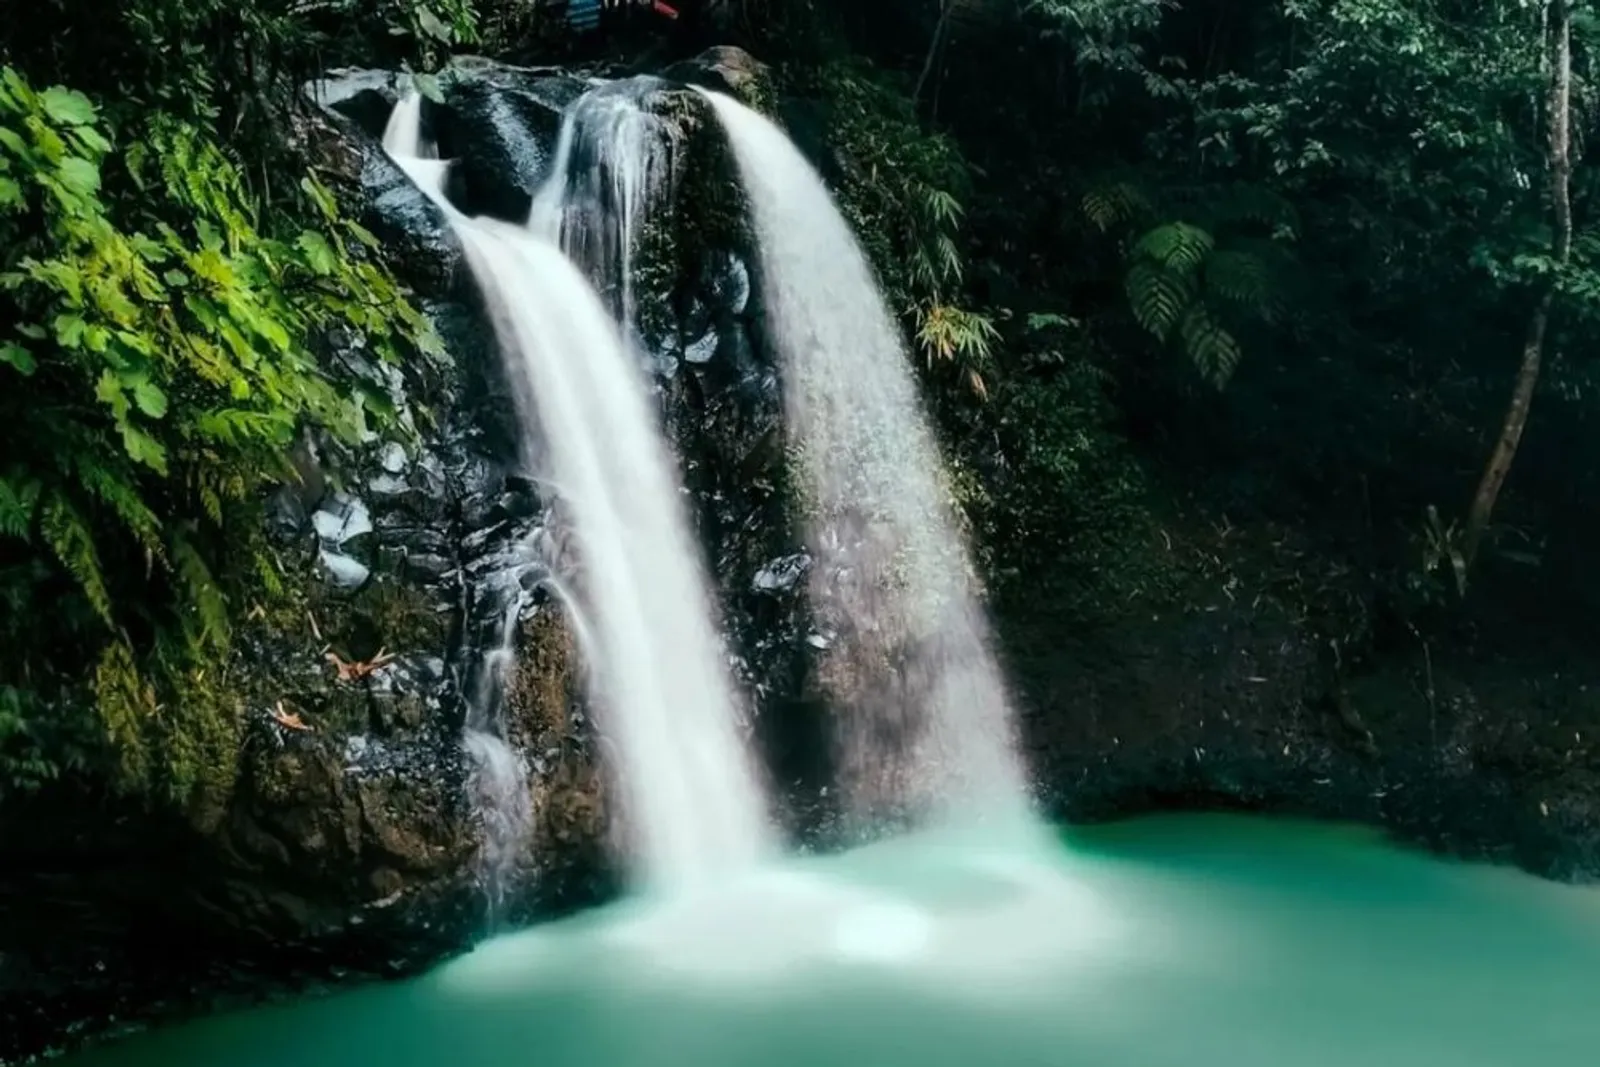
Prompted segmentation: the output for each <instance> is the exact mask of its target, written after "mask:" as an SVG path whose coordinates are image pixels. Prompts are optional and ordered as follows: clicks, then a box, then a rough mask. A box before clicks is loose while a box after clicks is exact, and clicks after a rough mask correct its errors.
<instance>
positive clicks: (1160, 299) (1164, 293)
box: [1126, 260, 1196, 341]
mask: <svg viewBox="0 0 1600 1067" xmlns="http://www.w3.org/2000/svg"><path fill="white" fill-rule="evenodd" d="M1126 288H1127V292H1128V302H1129V306H1130V307H1131V308H1132V309H1133V317H1134V319H1135V320H1136V321H1137V322H1138V323H1139V325H1140V326H1142V327H1144V328H1145V329H1146V330H1148V331H1150V333H1152V334H1154V335H1155V337H1156V339H1157V340H1160V341H1165V340H1166V339H1167V337H1168V336H1169V335H1170V334H1171V333H1172V329H1173V327H1175V326H1176V325H1177V324H1178V321H1179V320H1180V319H1182V318H1183V314H1184V312H1185V311H1187V310H1188V308H1189V307H1190V305H1191V303H1192V302H1193V301H1194V298H1195V293H1196V285H1195V280H1194V278H1193V276H1192V275H1189V274H1183V273H1179V272H1177V271H1174V270H1172V269H1170V268H1168V267H1166V266H1163V265H1161V264H1159V263H1155V262H1151V261H1149V260H1139V261H1136V262H1135V263H1134V264H1133V266H1131V267H1129V268H1128V276H1127V282H1126Z"/></svg>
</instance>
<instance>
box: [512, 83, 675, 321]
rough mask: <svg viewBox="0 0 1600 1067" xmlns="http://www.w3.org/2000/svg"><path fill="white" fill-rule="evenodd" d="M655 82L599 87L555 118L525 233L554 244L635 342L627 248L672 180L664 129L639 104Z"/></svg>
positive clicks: (664, 125) (666, 129) (631, 249)
mask: <svg viewBox="0 0 1600 1067" xmlns="http://www.w3.org/2000/svg"><path fill="white" fill-rule="evenodd" d="M662 85H663V83H662V82H661V81H660V79H657V78H651V77H638V78H629V79H626V80H623V81H616V82H599V83H597V84H596V85H595V86H594V87H593V88H592V89H590V90H589V91H588V92H587V93H585V94H584V95H583V96H581V97H579V98H578V99H577V100H576V101H574V103H573V104H572V106H571V107H570V108H569V109H568V110H567V113H566V114H565V115H564V116H563V117H562V122H561V133H560V135H559V137H558V139H557V141H556V154H555V160H554V163H553V165H552V166H553V169H552V171H551V178H550V180H549V181H548V182H547V183H546V184H545V186H544V188H543V189H541V190H540V192H539V194H538V196H537V197H535V199H534V203H533V210H532V212H531V214H530V216H529V219H528V228H529V229H531V230H533V231H534V232H535V233H537V234H539V235H540V236H542V237H544V238H546V239H547V240H549V241H550V242H551V243H553V244H556V245H559V246H560V247H561V249H562V250H563V251H565V252H566V253H567V255H568V256H570V257H572V259H573V261H574V262H576V263H577V264H578V266H579V267H580V268H582V270H583V272H584V273H585V274H587V275H588V276H589V279H590V280H591V281H592V282H594V284H595V285H596V286H598V287H599V288H600V289H601V291H602V292H605V293H609V294H612V304H613V307H612V310H613V312H614V313H615V315H616V317H617V318H618V320H619V321H621V322H622V324H623V331H624V333H625V334H626V335H627V337H628V339H629V341H630V342H632V341H633V340H634V332H635V330H634V323H635V313H636V311H637V307H636V304H635V300H634V291H633V283H634V268H633V255H634V249H635V247H636V246H637V244H638V240H639V235H640V232H641V231H642V229H643V227H644V223H645V221H646V219H647V217H648V216H649V213H650V209H651V208H652V207H653V206H654V205H655V204H656V203H657V201H658V199H659V197H660V196H661V195H662V194H663V193H664V192H665V191H666V189H667V187H668V184H669V182H670V181H671V176H672V140H671V131H670V128H669V127H668V124H667V123H665V122H663V121H662V119H661V118H660V117H659V116H658V115H655V114H652V113H651V112H650V111H648V110H647V109H646V108H644V107H642V106H640V102H641V99H642V98H643V97H645V96H646V95H648V94H649V93H651V92H652V91H654V90H656V89H658V88H660V87H661V86H662Z"/></svg>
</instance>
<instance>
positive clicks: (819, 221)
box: [703, 91, 1029, 826]
mask: <svg viewBox="0 0 1600 1067" xmlns="http://www.w3.org/2000/svg"><path fill="white" fill-rule="evenodd" d="M703 92H704V91H703ZM704 95H705V97H706V98H707V99H708V100H710V102H711V105H712V107H713V108H714V109H715V111H716V114H717V116H718V118H719V120H720V122H721V124H722V126H723V128H724V130H725V131H726V134H727V137H728V140H729V142H730V144H731V147H732V150H733V155H734V157H735V160H736V162H737V166H738V171H739V175H740V179H741V181H742V183H743V185H744V187H745V191H746V194H747V196H748V198H749V201H750V213H751V219H752V223H753V225H754V228H755V232H756V236H757V239H758V242H759V245H760V265H761V273H762V276H763V280H762V293H763V299H764V306H765V311H766V320H765V322H766V328H767V333H768V336H769V337H771V338H772V339H773V343H774V345H775V347H776V348H777V349H778V353H779V356H780V359H781V361H782V363H783V372H784V391H785V406H786V409H787V412H786V414H787V421H788V427H789V433H790V435H791V440H792V443H793V445H794V447H795V448H796V450H797V451H798V453H799V454H800V463H801V467H802V468H803V471H804V481H805V484H806V486H807V488H808V490H809V492H808V496H809V498H810V499H809V500H808V504H809V507H810V510H811V511H812V513H813V514H812V515H811V517H810V521H809V527H810V528H809V531H808V539H809V542H810V548H811V551H812V554H813V557H814V560H815V562H814V565H813V567H812V571H811V579H810V580H811V593H812V601H813V608H814V610H815V611H816V612H817V614H818V616H819V619H820V620H821V621H822V623H823V626H822V630H823V632H822V633H821V634H820V635H819V637H818V640H817V642H816V643H818V644H826V645H827V646H828V647H827V648H826V649H825V650H824V651H823V652H822V654H821V657H820V665H819V673H820V675H821V679H822V681H823V683H824V684H825V686H827V688H828V689H829V691H830V694H831V696H832V698H833V703H834V705H835V713H836V715H837V716H838V753H837V759H838V763H839V776H840V787H841V788H842V789H843V790H844V793H845V796H846V797H848V798H849V801H850V805H851V810H852V812H853V813H854V814H855V815H856V816H857V817H859V818H860V819H862V820H863V821H867V822H872V821H876V820H877V819H880V818H883V817H885V816H889V817H903V816H910V817H918V816H920V817H938V816H960V817H963V818H971V817H984V816H999V819H1000V822H1001V823H1002V824H1005V823H1007V822H1011V823H1012V825H1016V826H1024V825H1026V824H1027V823H1028V821H1029V820H1028V819H1027V817H1026V812H1027V807H1028V803H1027V798H1026V792H1025V784H1024V776H1023V772H1022V767H1021V764H1020V761H1019V759H1018V758H1017V756H1016V752H1015V740H1014V737H1013V731H1014V726H1013V721H1012V714H1011V711H1010V708H1009V706H1008V700H1007V696H1006V693H1005V687H1004V684H1003V682H1002V679H1001V674H1000V670H999V668H998V665H997V664H996V662H995V659H994V655H993V653H992V651H991V648H990V636H989V633H988V623H987V620H986V619H985V616H984V614H983V611H982V609H981V607H980V606H979V602H978V594H977V589H976V579H975V577H974V576H973V573H972V569H971V564H970V561H969V559H968V556H967V552H966V548H965V546H964V544H963V543H962V539H961V536H960V533H959V532H958V527H957V525H956V522H955V518H954V515H953V508H952V506H951V504H950V496H949V489H948V487H947V486H946V484H945V481H944V477H943V468H942V465H941V463H940V457H939V452H938V447H937V444H936V442H935V439H934V436H933V433H932V430H931V427H930V426H929V425H928V422H927V420H926V418H925V416H924V414H923V412H922V409H921V405H920V401H919V398H918V396H917V392H916V383H915V382H914V380H913V378H912V376H911V371H910V364H909V359H908V355H907V353H906V351H905V347H904V342H903V340H902V335H901V331H900V329H899V327H898V325H897V324H896V322H895V321H894V319H893V317H892V316H891V315H890V313H889V310H888V308H887V307H886V306H885V304H884V300H883V296H882V294H881V292H880V290H879V287H878V285H877V280H876V278H875V276H874V274H873V271H872V268H871V266H870V264H869V263H868V261H867V259H866V256H865V254H864V253H863V252H862V250H861V247H860V245H859V244H858V243H857V241H856V239H855V236H854V234H852V233H851V231H850V228H849V225H848V224H847V223H846V222H845V220H844V219H843V217H842V216H841V215H840V214H839V211H838V208H837V207H836V205H835V204H834V202H833V200H832V198H831V197H830V196H829V194H828V190H827V188H826V186H824V184H823V182H822V179H821V177H820V176H819V175H818V174H817V172H816V171H815V170H814V169H813V168H812V167H811V166H810V164H809V163H807V162H806V160H805V158H804V157H803V156H802V155H801V154H800V151H799V150H798V149H797V148H796V147H795V146H794V145H793V144H792V143H791V142H790V141H789V139H788V137H786V136H785V135H784V133H783V132H782V131H781V130H780V129H779V128H778V127H777V126H775V125H774V124H773V123H771V122H769V121H768V120H767V119H765V118H763V117H762V116H760V115H758V114H757V113H756V112H754V111H752V110H750V109H749V108H747V107H745V106H743V105H742V104H739V103H737V102H735V101H733V100H732V99H730V98H728V97H726V96H723V95H720V94H717V93H711V92H704Z"/></svg>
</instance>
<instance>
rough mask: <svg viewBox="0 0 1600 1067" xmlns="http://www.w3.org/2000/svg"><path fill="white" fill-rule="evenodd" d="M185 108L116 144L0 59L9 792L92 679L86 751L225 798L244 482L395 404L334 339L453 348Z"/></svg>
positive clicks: (84, 100) (58, 754)
mask: <svg viewBox="0 0 1600 1067" xmlns="http://www.w3.org/2000/svg"><path fill="white" fill-rule="evenodd" d="M188 116H189V117H185V118H179V117H177V116H174V115H172V114H167V113H164V112H163V111H162V110H161V109H160V108H159V107H151V108H145V109H141V110H139V111H138V112H135V113H130V114H129V116H128V119H127V121H124V122H122V123H120V124H119V127H118V132H119V133H120V134H121V135H122V136H123V138H124V143H123V144H122V145H120V146H118V150H116V151H113V145H112V141H111V138H110V136H109V135H108V132H107V131H108V130H109V124H107V123H105V122H103V121H102V117H101V115H100V113H99V109H98V108H97V106H96V104H95V103H94V101H92V100H91V99H90V98H88V97H87V96H85V95H83V94H81V93H76V92H72V91H70V90H68V89H64V88H51V89H45V90H38V89H35V88H34V87H33V86H31V85H30V84H28V82H27V81H26V80H25V79H24V78H23V77H22V76H21V75H20V74H18V73H17V72H16V71H15V70H12V69H10V68H6V67H0V386H4V388H3V389H0V427H3V429H0V436H3V437H4V441H5V443H4V447H3V454H4V455H5V463H6V467H5V470H4V473H3V474H0V537H4V538H6V539H7V543H8V546H9V547H8V548H7V558H6V560H5V561H3V563H4V565H3V566H0V605H5V606H8V607H10V608H11V610H9V611H7V612H6V613H4V615H3V616H0V626H3V627H4V630H3V632H0V640H3V641H4V642H5V644H6V646H7V657H6V658H5V660H4V661H3V662H0V691H4V692H16V693H22V694H24V695H25V697H26V699H24V698H19V699H18V700H17V701H15V702H12V703H11V704H8V705H7V706H8V707H11V708H12V709H13V712H14V714H13V715H12V717H13V718H14V719H16V723H15V724H13V726H8V727H5V729H7V730H9V731H10V733H9V734H8V735H7V736H9V737H11V738H13V739H27V740H26V741H25V743H24V741H22V740H16V741H15V744H13V745H11V746H9V747H8V746H0V790H4V789H6V788H9V786H10V785H11V783H13V782H15V781H17V780H19V778H20V776H22V775H23V774H24V773H26V775H27V777H28V779H29V780H30V781H34V780H39V775H38V774H35V773H34V771H32V770H26V768H37V767H40V766H51V767H56V768H60V767H64V766H67V765H68V764H69V763H70V762H71V761H80V762H81V760H82V759H83V758H84V757H81V756H80V754H79V752H80V750H78V749H71V750H69V749H68V748H64V747H57V748H55V749H48V744H55V742H48V743H47V741H45V740H41V739H42V738H54V737H62V736H65V735H66V733H67V731H65V730H64V729H56V728H54V727H52V729H50V730H40V731H34V730H32V729H31V727H32V725H33V723H34V720H33V719H31V718H30V717H32V716H38V715H46V714H53V712H49V711H47V710H46V709H54V708H59V707H61V706H62V704H63V701H62V698H61V696H60V694H62V693H74V692H79V693H81V692H92V693H93V694H94V697H95V715H94V717H93V721H92V722H89V721H88V719H84V720H81V721H82V722H83V728H84V730H86V731H87V734H86V735H85V736H86V737H87V738H88V745H87V748H86V749H84V750H83V751H90V750H92V751H93V752H94V753H96V755H95V756H94V759H95V760H96V761H97V762H96V764H95V767H94V768H93V769H94V770H96V771H100V772H104V773H105V774H106V775H108V776H109V779H110V781H111V783H112V784H113V785H115V786H117V787H118V788H120V789H123V790H125V791H128V792H130V793H135V794H138V795H139V796H141V797H142V798H144V799H147V800H151V801H156V802H162V803H166V802H172V803H175V804H179V805H185V804H187V803H188V802H189V801H190V800H192V799H194V798H195V797H197V796H199V795H200V794H202V793H203V794H205V795H206V796H208V797H210V798H211V800H212V801H214V800H215V799H216V797H218V796H220V795H222V792H224V791H225V784H226V781H227V773H225V772H226V768H227V767H231V763H232V759H231V754H230V752H229V746H230V745H234V744H236V743H237V737H238V716H237V711H238V708H237V704H238V701H237V699H236V698H234V697H232V695H231V694H230V693H229V692H228V691H227V689H226V687H225V686H221V685H220V684H219V681H218V680H219V679H221V678H223V677H224V676H225V673H226V671H225V666H226V663H227V659H228V656H229V655H230V652H229V642H230V635H231V631H232V626H233V619H232V618H231V617H230V605H231V604H234V603H241V602H243V603H259V602H260V600H261V599H262V598H263V597H272V596H277V595H282V594H284V593H285V589H284V583H283V581H282V580H281V578H280V576H278V575H277V574H276V573H272V572H271V571H270V570H269V569H265V568H263V567H262V566H261V564H260V562H259V560H258V558H257V557H258V556H259V544H258V543H257V540H256V539H255V538H251V537H246V538H241V537H240V536H239V534H238V531H239V530H240V529H241V528H243V529H249V528H251V526H252V524H253V523H254V522H255V519H254V518H253V517H252V516H251V514H250V510H251V505H250V504H249V503H248V502H250V501H254V500H259V499H260V495H261V493H262V492H263V490H264V489H265V487H266V485H267V484H268V483H269V482H271V481H273V480H275V479H279V478H281V477H283V476H284V473H285V470H286V464H287V460H286V457H285V451H286V448H285V446H286V445H287V444H288V443H289V441H290V440H291V439H292V437H293V434H294V433H295V432H296V430H297V429H298V428H300V427H302V426H305V425H308V424H310V425H316V426H319V427H320V428H321V429H322V430H323V431H325V432H326V433H328V434H329V435H331V436H332V437H333V438H335V439H336V440H339V441H342V442H345V443H347V444H350V443H354V442H356V441H359V440H360V439H361V438H362V436H363V434H365V433H367V432H369V430H370V428H371V427H372V426H374V425H387V424H388V421H389V420H390V418H391V414H390V410H389V407H388V405H386V403H383V402H380V399H379V398H370V399H369V398H367V397H365V396H364V395H363V393H362V391H361V390H362V386H361V384H360V383H357V382H354V381H351V380H348V379H345V378H342V377H334V376H333V373H332V372H330V370H328V369H327V368H326V366H325V362H324V361H323V360H322V359H320V358H319V352H318V350H317V346H318V345H319V344H320V343H321V340H320V339H322V338H325V337H327V336H329V335H331V334H334V333H344V334H347V335H354V336H356V337H358V338H360V339H361V340H362V341H363V342H364V343H365V344H366V345H367V347H368V349H369V350H370V351H372V352H374V353H375V354H376V355H377V356H378V358H381V359H384V360H387V361H390V362H397V361H401V360H405V359H407V358H409V357H411V356H412V355H415V354H421V355H423V356H425V357H427V358H430V359H434V358H438V357H439V356H440V354H441V353H442V351H443V348H442V345H441V344H440V342H439V340H438V338H437V337H436V336H435V335H434V334H433V333H432V330H431V328H430V327H429V326H428V324H427V322H426V320H425V319H424V318H423V316H422V315H421V313H420V312H419V311H418V310H417V309H416V308H415V307H414V306H412V304H411V303H410V302H409V301H408V300H407V299H406V297H405V294H404V293H403V292H402V291H401V290H400V288H399V287H398V285H397V284H396V283H395V281H394V279H393V278H392V277H390V276H389V275H388V274H387V273H386V272H385V271H384V270H383V268H382V267H381V265H379V264H378V263H376V262H374V261H373V260H372V259H371V258H370V253H371V250H372V247H373V245H374V243H375V242H374V241H373V239H372V237H371V235H370V234H367V233H366V232H365V231H362V230H360V229H359V227H355V226H352V225H351V224H349V223H348V222H347V221H346V220H344V219H343V218H342V216H341V215H340V213H339V211H338V206H337V204H336V202H335V201H334V199H333V197H332V195H331V194H330V193H329V192H328V191H327V190H326V189H325V188H324V187H323V186H322V185H321V184H320V183H318V182H317V181H316V180H315V179H314V178H311V177H310V176H307V178H306V179H305V181H304V182H303V183H302V184H301V186H300V192H301V194H303V196H302V199H301V200H300V202H299V207H300V215H301V217H300V218H299V219H297V220H296V222H295V224H293V225H290V224H288V223H287V222H286V221H285V220H284V219H283V218H282V217H281V216H278V215H272V216H270V217H269V216H268V215H267V214H266V213H264V212H263V211H262V210H261V205H260V203H259V202H258V201H257V200H256V199H255V198H253V197H252V195H251V192H250V190H249V187H248V185H247V183H246V182H245V180H244V175H243V171H242V170H241V168H240V166H239V165H238V162H237V161H236V160H235V159H234V158H233V157H232V156H231V155H230V152H229V149H228V148H226V147H225V146H224V141H223V139H222V138H220V137H218V136H217V133H216V131H215V130H213V129H211V128H210V127H209V125H208V123H207V121H206V120H205V119H204V117H203V115H201V114H200V113H197V112H189V113H188ZM289 184H290V187H291V188H293V183H292V182H291V183H289ZM130 190H131V191H130ZM941 210H942V209H941ZM409 421H410V420H408V422H409ZM397 432H403V431H397ZM64 593H65V595H63V594H64ZM46 597H48V598H49V600H48V601H46V600H45V599H44V598H46ZM6 624H9V625H6ZM202 679H203V681H202ZM36 687H37V694H35V688H36ZM28 694H35V695H36V696H37V698H35V696H28ZM38 694H47V696H46V695H38ZM72 703H73V702H72V701H67V704H68V705H69V706H71V705H72ZM17 709H20V710H17ZM18 746H22V747H18ZM40 746H46V747H40ZM196 761H199V762H198V763H197V762H196Z"/></svg>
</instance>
